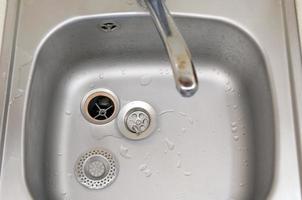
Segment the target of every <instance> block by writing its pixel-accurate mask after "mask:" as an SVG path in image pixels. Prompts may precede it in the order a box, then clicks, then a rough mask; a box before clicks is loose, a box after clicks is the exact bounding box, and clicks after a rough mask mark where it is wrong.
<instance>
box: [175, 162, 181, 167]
mask: <svg viewBox="0 0 302 200" xmlns="http://www.w3.org/2000/svg"><path fill="white" fill-rule="evenodd" d="M176 167H177V168H181V160H179V161H177V163H176Z"/></svg>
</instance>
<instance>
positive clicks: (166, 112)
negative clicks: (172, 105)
mask: <svg viewBox="0 0 302 200" xmlns="http://www.w3.org/2000/svg"><path fill="white" fill-rule="evenodd" d="M173 112H174V110H164V111H162V112H161V113H159V116H163V115H165V114H168V113H173Z"/></svg>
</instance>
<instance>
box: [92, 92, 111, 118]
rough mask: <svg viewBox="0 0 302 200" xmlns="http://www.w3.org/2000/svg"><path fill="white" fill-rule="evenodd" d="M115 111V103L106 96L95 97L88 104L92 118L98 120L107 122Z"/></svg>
mask: <svg viewBox="0 0 302 200" xmlns="http://www.w3.org/2000/svg"><path fill="white" fill-rule="evenodd" d="M114 110H115V106H114V103H113V101H112V100H111V99H110V98H108V97H106V96H97V97H94V98H93V99H92V100H91V101H90V102H89V103H88V113H89V115H90V117H92V118H93V119H96V120H105V119H108V118H110V117H111V116H112V115H113V113H114Z"/></svg>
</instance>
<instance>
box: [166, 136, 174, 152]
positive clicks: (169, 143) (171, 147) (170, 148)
mask: <svg viewBox="0 0 302 200" xmlns="http://www.w3.org/2000/svg"><path fill="white" fill-rule="evenodd" d="M165 143H166V145H167V147H168V149H169V150H170V151H172V150H173V149H174V148H175V144H174V143H173V142H172V141H171V140H169V139H168V138H166V139H165Z"/></svg>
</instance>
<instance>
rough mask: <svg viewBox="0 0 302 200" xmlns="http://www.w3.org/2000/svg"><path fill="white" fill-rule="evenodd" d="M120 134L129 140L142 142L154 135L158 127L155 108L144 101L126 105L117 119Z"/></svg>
mask: <svg viewBox="0 0 302 200" xmlns="http://www.w3.org/2000/svg"><path fill="white" fill-rule="evenodd" d="M117 126H118V129H119V130H120V132H121V133H122V134H123V135H124V136H125V137H126V138H128V139H131V140H141V139H145V138H147V137H149V136H150V134H152V133H153V132H154V130H155V128H156V126H157V116H156V112H155V110H154V108H153V107H152V106H151V105H149V104H148V103H146V102H143V101H133V102H130V103H128V104H126V105H125V106H124V107H123V108H122V109H121V111H120V113H119V115H118V119H117Z"/></svg>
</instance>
